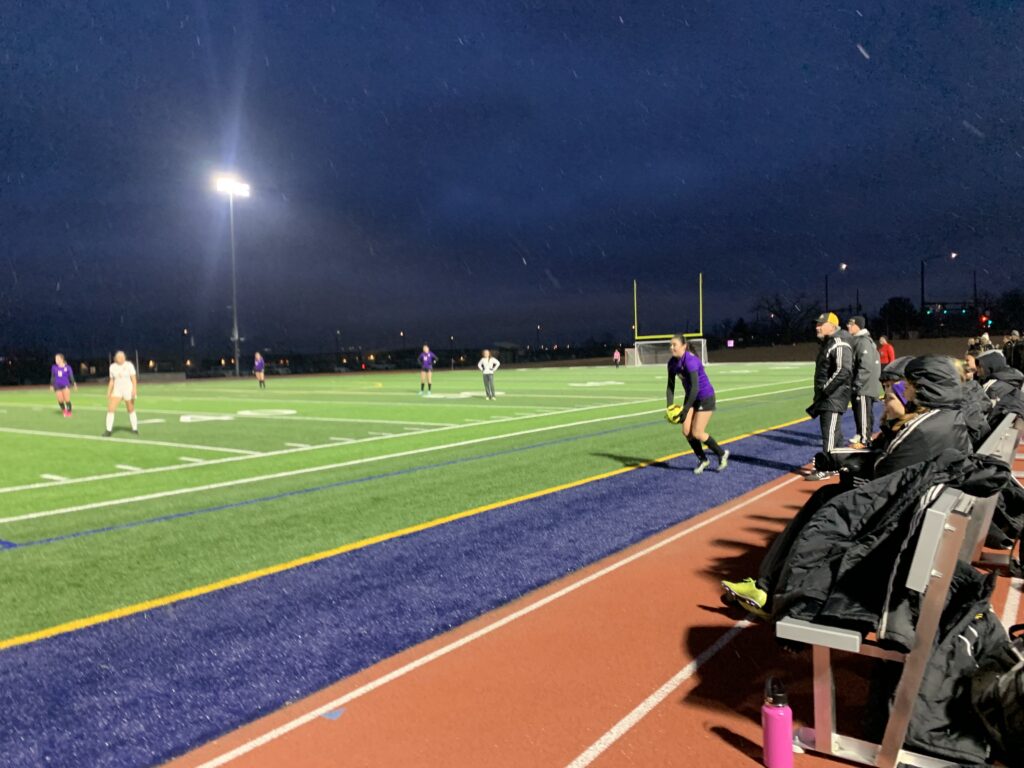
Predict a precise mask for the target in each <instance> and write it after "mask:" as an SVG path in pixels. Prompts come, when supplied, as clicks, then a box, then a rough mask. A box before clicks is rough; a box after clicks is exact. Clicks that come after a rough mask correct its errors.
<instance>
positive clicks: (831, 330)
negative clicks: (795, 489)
mask: <svg viewBox="0 0 1024 768" xmlns="http://www.w3.org/2000/svg"><path fill="white" fill-rule="evenodd" d="M815 332H816V333H817V335H818V340H819V341H820V342H821V347H820V348H819V349H818V358H817V360H815V363H814V402H813V403H811V405H810V407H809V408H808V409H807V413H808V415H809V416H812V417H815V416H816V417H817V418H818V419H819V421H820V423H821V440H822V450H823V451H824V452H825V453H826V454H828V453H831V452H832V451H834V450H835V449H836V448H838V447H839V446H841V445H842V444H843V428H842V424H841V418H842V415H843V413H844V412H845V411H846V407H847V406H848V405H849V404H850V396H851V394H852V389H851V381H852V378H853V350H852V349H851V348H850V334H848V333H847V332H846V331H844V330H841V329H840V328H839V318H838V317H836V315H835V313H834V312H825V313H824V314H821V315H819V316H818V319H817V321H815ZM833 474H835V473H834V472H826V471H818V472H813V473H811V474H809V475H807V476H806V477H805V478H804V479H805V480H824V479H825V478H826V477H830V476H831V475H833Z"/></svg>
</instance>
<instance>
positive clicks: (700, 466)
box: [693, 459, 711, 475]
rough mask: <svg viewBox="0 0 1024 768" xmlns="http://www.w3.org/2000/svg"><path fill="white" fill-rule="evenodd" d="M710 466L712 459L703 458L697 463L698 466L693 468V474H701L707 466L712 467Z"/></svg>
mask: <svg viewBox="0 0 1024 768" xmlns="http://www.w3.org/2000/svg"><path fill="white" fill-rule="evenodd" d="M710 466H711V462H710V461H708V460H707V459H701V460H700V461H699V462H698V463H697V466H696V467H694V468H693V474H695V475H699V474H701V473H702V472H703V471H704V470H705V469H707V468H708V467H710Z"/></svg>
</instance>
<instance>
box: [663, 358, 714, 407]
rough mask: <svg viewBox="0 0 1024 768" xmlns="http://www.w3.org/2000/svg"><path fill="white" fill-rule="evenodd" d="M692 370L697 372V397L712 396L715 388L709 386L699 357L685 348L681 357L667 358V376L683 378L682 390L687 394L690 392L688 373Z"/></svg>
mask: <svg viewBox="0 0 1024 768" xmlns="http://www.w3.org/2000/svg"><path fill="white" fill-rule="evenodd" d="M694 371H696V372H697V399H698V400H706V399H707V398H709V397H713V396H714V394H715V388H714V387H712V386H711V380H710V379H708V375H707V373H706V372H705V371H704V364H703V363H702V362H701V361H700V358H699V357H697V356H696V355H695V354H693V353H692V352H690V350H686V352H684V353H683V356H682V357H670V358H669V359H668V374H669V376H670V377H674V376H678V377H679V378H681V379H682V380H683V391H684V392H685V393H686V395H687V396H689V394H690V375H689V374H690V373H693V372H694Z"/></svg>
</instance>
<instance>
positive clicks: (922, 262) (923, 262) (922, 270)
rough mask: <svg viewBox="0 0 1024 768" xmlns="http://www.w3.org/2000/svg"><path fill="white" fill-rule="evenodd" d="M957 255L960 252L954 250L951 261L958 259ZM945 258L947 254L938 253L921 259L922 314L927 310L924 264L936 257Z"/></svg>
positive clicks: (950, 256) (950, 255)
mask: <svg viewBox="0 0 1024 768" xmlns="http://www.w3.org/2000/svg"><path fill="white" fill-rule="evenodd" d="M957 256H959V254H958V253H957V252H956V251H953V252H951V253H950V254H949V260H950V261H956V257H957ZM944 258H946V256H945V255H944V254H941V253H937V254H935V255H934V256H927V257H925V258H923V259H921V314H924V312H925V307H924V265H925V263H926V262H929V261H935V260H936V259H944Z"/></svg>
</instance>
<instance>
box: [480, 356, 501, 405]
mask: <svg viewBox="0 0 1024 768" xmlns="http://www.w3.org/2000/svg"><path fill="white" fill-rule="evenodd" d="M482 354H483V356H482V357H481V358H480V362H479V363H477V364H476V367H477V368H479V369H480V373H482V374H483V375H484V395H486V396H487V399H488V400H494V372H495V371H496V370H498V369H499V368H500V367H501V362H500V361H499V360H498V358H496V357H492V356H491V350H489V349H485V350H484V351H483V353H482Z"/></svg>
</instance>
